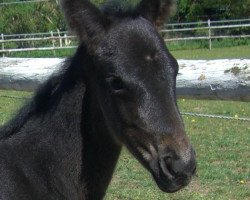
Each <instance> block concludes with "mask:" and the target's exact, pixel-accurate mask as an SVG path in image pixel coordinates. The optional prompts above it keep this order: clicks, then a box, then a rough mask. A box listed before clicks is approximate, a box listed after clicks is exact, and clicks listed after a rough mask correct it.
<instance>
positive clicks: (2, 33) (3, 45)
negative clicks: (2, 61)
mask: <svg viewBox="0 0 250 200" xmlns="http://www.w3.org/2000/svg"><path fill="white" fill-rule="evenodd" d="M1 38H2V40H3V41H4V36H3V33H2V34H1ZM2 50H4V42H2ZM3 57H5V54H4V52H3Z"/></svg>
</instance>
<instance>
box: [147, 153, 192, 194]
mask: <svg viewBox="0 0 250 200" xmlns="http://www.w3.org/2000/svg"><path fill="white" fill-rule="evenodd" d="M162 154H164V153H160V155H159V157H158V159H156V160H155V161H154V162H155V163H152V164H151V166H154V167H153V168H152V169H151V173H152V175H153V177H154V179H155V181H156V183H157V185H158V187H159V188H160V189H161V190H162V191H164V192H168V193H172V192H176V191H178V190H180V189H181V188H183V187H185V186H187V185H188V183H189V182H190V181H191V178H192V176H193V175H194V174H195V172H196V161H195V152H194V150H193V148H191V149H190V157H189V158H188V159H185V158H181V157H180V156H177V155H176V154H175V152H174V151H168V153H166V154H164V155H162Z"/></svg>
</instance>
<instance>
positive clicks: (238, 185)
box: [0, 90, 250, 200]
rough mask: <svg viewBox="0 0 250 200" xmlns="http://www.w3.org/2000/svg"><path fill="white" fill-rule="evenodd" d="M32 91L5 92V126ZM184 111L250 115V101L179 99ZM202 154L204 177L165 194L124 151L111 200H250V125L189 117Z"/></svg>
mask: <svg viewBox="0 0 250 200" xmlns="http://www.w3.org/2000/svg"><path fill="white" fill-rule="evenodd" d="M6 96H16V97H21V98H23V97H30V96H31V93H27V92H16V91H1V90H0V124H4V123H5V122H6V121H7V120H8V119H9V118H10V117H11V116H12V115H13V113H14V112H15V111H16V110H17V109H18V108H19V107H20V106H21V105H22V104H23V103H24V102H25V99H21V98H19V99H17V98H8V97H6ZM178 104H179V106H180V110H181V111H183V112H197V113H210V114H219V115H228V116H238V117H249V116H250V103H246V102H230V101H201V100H184V99H179V100H178ZM183 118H184V121H185V125H186V130H187V133H188V135H189V137H190V138H191V141H192V143H193V145H194V147H195V149H196V152H197V160H198V173H197V177H195V178H194V180H193V181H192V183H191V184H190V185H189V186H188V187H187V188H185V189H184V190H182V191H180V192H178V193H175V194H164V193H162V192H161V191H160V190H159V189H158V188H157V187H156V185H155V183H154V182H153V181H152V178H151V176H150V175H149V174H148V172H147V171H145V170H144V169H143V168H142V166H141V165H140V164H139V163H138V162H137V161H136V160H135V159H134V158H133V157H132V156H131V155H130V154H129V153H128V152H127V150H125V149H124V150H123V152H122V155H121V158H120V160H119V163H118V166H117V169H116V172H115V175H114V177H113V180H112V183H111V185H110V187H109V189H108V193H107V196H106V198H105V200H164V199H171V200H211V199H215V200H247V199H250V146H249V144H250V124H249V122H242V121H233V120H222V119H209V118H197V117H188V116H184V117H183Z"/></svg>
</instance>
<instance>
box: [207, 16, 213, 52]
mask: <svg viewBox="0 0 250 200" xmlns="http://www.w3.org/2000/svg"><path fill="white" fill-rule="evenodd" d="M207 24H208V41H209V50H211V49H212V39H211V21H210V19H209V20H208V21H207Z"/></svg>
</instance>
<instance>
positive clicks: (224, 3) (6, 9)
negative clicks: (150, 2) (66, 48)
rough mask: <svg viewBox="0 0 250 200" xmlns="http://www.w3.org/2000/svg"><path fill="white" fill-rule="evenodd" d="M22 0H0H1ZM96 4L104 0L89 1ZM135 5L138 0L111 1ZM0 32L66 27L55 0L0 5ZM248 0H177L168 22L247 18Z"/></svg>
mask: <svg viewBox="0 0 250 200" xmlns="http://www.w3.org/2000/svg"><path fill="white" fill-rule="evenodd" d="M14 1H15V2H16V1H23V0H0V3H4V2H14ZM92 1H93V2H94V3H96V4H97V5H100V4H101V3H103V2H104V0H92ZM115 1H121V2H125V3H128V4H136V3H137V2H138V1H139V0H115ZM0 13H1V16H0V33H4V34H11V33H12V34H15V33H16V34H19V33H32V32H33V33H34V32H47V31H50V30H57V29H59V30H66V24H65V21H64V19H63V16H62V13H61V11H60V8H59V5H58V3H57V0H49V1H48V2H40V3H25V4H11V5H0ZM249 16H250V0H237V1H236V0H199V1H197V0H178V1H177V8H176V14H175V15H174V16H173V17H172V18H171V20H170V22H187V21H202V20H208V19H212V20H220V19H235V18H248V17H249Z"/></svg>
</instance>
